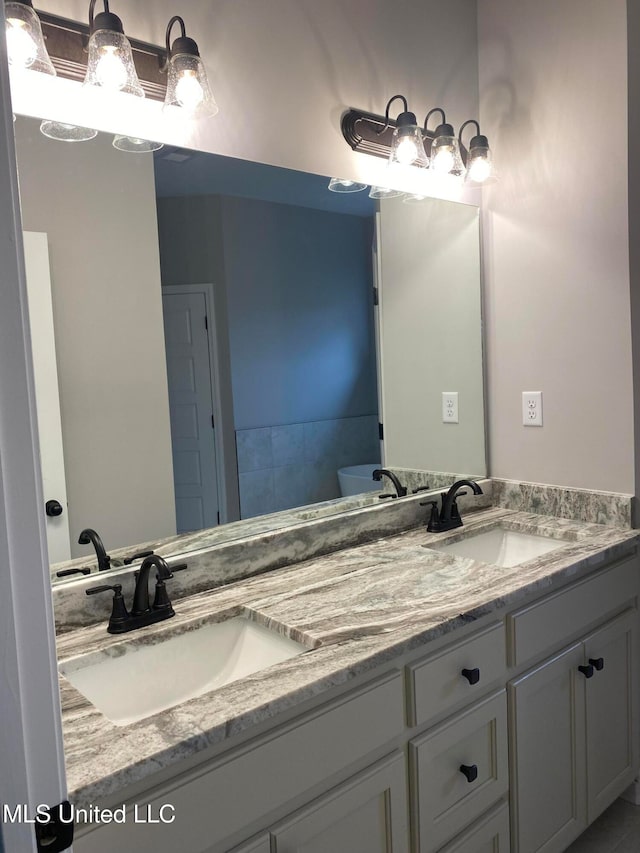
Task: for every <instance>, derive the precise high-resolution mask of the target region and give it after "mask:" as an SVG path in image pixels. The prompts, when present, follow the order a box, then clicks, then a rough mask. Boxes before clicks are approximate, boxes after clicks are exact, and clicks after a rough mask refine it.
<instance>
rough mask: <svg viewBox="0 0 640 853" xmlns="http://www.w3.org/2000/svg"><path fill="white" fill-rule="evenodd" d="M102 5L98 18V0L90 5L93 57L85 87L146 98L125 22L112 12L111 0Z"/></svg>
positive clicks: (91, 52) (90, 47)
mask: <svg viewBox="0 0 640 853" xmlns="http://www.w3.org/2000/svg"><path fill="white" fill-rule="evenodd" d="M102 2H103V6H104V11H103V12H100V13H99V14H98V15H96V16H95V17H94V10H95V5H96V0H90V2H89V47H88V52H89V57H88V60H87V73H86V76H85V78H84V85H85V86H95V87H97V88H100V89H104V90H105V91H108V92H125V93H126V94H128V95H135V96H136V97H138V98H144V90H143V88H142V86H141V85H140V81H139V80H138V74H137V72H136V67H135V65H134V63H133V54H132V52H131V45H130V44H129V40H128V38H127V37H126V36H125V34H124V28H123V26H122V21H121V20H120V18H119V17H118V16H117V15H114V14H113V12H111V11H110V10H109V0H102Z"/></svg>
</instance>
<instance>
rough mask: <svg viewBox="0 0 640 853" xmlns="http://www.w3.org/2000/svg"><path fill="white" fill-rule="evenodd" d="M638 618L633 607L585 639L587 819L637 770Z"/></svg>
mask: <svg viewBox="0 0 640 853" xmlns="http://www.w3.org/2000/svg"><path fill="white" fill-rule="evenodd" d="M637 620H638V614H637V611H636V610H630V611H628V612H627V613H624V614H622V615H621V616H620V617H618V618H617V619H614V620H613V621H612V622H610V623H609V624H608V625H605V626H604V627H603V628H601V629H600V630H599V631H596V632H595V633H594V634H592V635H591V636H589V637H588V638H587V639H586V640H585V642H584V647H585V661H584V662H585V663H587V662H589V661H592V662H594V664H595V666H594V671H593V673H594V674H593V677H592V678H590V679H589V680H588V681H587V683H586V697H587V698H586V711H587V789H588V818H589V823H591V822H592V821H593V820H595V819H596V818H597V817H598V815H599V814H600V813H601V812H602V811H603V810H604V809H605V808H606V807H607V806H609V805H610V804H611V802H612V801H613V800H614V799H615V797H617V796H618V794H620V793H621V792H622V791H623V790H624V789H625V788H626V787H627V785H630V784H631V782H632V781H633V778H634V776H635V775H636V770H637V768H638V749H637V731H636V729H637V725H635V724H634V721H635V714H636V713H637V712H636V703H637V700H636V697H637V688H638V676H637V673H636V669H637V665H638V659H637V655H636V643H637V636H638V632H637ZM599 666H600V667H601V669H598V667H599Z"/></svg>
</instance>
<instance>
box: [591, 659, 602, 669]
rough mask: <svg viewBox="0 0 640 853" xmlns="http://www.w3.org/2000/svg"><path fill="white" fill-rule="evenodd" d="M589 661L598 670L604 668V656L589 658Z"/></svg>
mask: <svg viewBox="0 0 640 853" xmlns="http://www.w3.org/2000/svg"><path fill="white" fill-rule="evenodd" d="M589 663H590V664H591V666H592V667H593V668H594V669H597V670H598V672H600V671H601V670H603V669H604V658H589Z"/></svg>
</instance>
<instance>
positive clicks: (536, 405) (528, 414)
mask: <svg viewBox="0 0 640 853" xmlns="http://www.w3.org/2000/svg"><path fill="white" fill-rule="evenodd" d="M522 423H523V425H524V426H538V427H541V426H542V391H523V392H522Z"/></svg>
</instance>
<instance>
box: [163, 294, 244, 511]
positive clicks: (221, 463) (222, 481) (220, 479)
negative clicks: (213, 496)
mask: <svg viewBox="0 0 640 853" xmlns="http://www.w3.org/2000/svg"><path fill="white" fill-rule="evenodd" d="M165 293H166V294H168V295H171V294H177V295H180V294H181V293H202V294H204V300H205V310H206V312H207V320H208V322H207V337H208V340H209V375H210V377H211V399H212V401H213V420H214V431H213V435H214V445H215V452H216V480H217V487H218V509H219V512H220V523H221V524H225V523H226V522H228V521H235V520H236V519H237V518H238V515H237V513H236V514H234V511H233V506H234V501H233V495H234V493H235V495H236V496H237V495H238V467H237V462H236V445H235V432H234V430H233V412H232V413H231V418H230V419H229V417H225V405H224V402H223V401H224V400H225V398H228V397H229V396H230V394H225V393H224V391H225V387H227V386H228V390H229V392H230V388H231V365H230V363H229V359H228V358H225V356H224V352H223V351H222V348H221V347H220V346H218V340H219V335H218V334H217V329H218V322H219V321H218V314H217V312H216V310H215V287H214V285H213V283H212V282H206V283H205V284H166V285H165V284H163V285H162V294H163V295H164V294H165ZM229 423H230V424H231V429H229ZM231 461H232V464H231ZM236 503H237V497H236Z"/></svg>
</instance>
